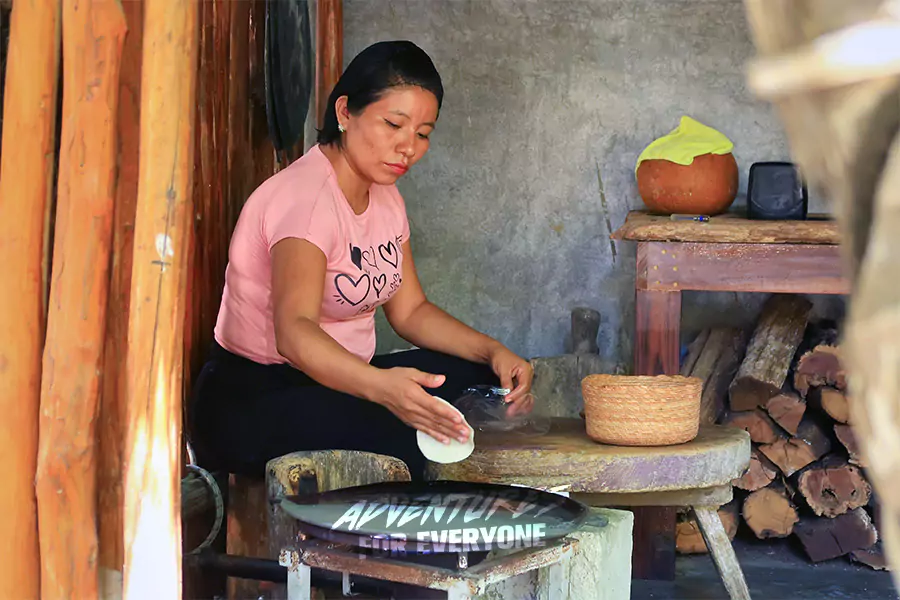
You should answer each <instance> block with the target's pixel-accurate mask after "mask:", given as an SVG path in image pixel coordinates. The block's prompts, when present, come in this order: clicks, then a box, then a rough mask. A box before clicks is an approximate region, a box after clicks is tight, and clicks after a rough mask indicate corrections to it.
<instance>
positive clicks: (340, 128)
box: [338, 123, 347, 133]
mask: <svg viewBox="0 0 900 600" xmlns="http://www.w3.org/2000/svg"><path fill="white" fill-rule="evenodd" d="M338 131H340V132H341V133H344V132H345V131H347V130H346V129H344V126H343V125H341V124H340V123H338Z"/></svg>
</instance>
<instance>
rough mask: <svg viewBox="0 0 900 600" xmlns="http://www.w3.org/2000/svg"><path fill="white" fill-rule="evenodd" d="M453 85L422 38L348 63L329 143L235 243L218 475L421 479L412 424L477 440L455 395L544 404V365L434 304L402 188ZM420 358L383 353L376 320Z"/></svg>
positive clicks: (213, 363) (271, 191)
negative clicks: (388, 460)
mask: <svg viewBox="0 0 900 600" xmlns="http://www.w3.org/2000/svg"><path fill="white" fill-rule="evenodd" d="M442 98H443V87H442V84H441V79H440V76H439V75H438V73H437V71H436V70H435V67H434V64H433V63H432V61H431V59H430V58H429V57H428V55H427V54H425V52H423V51H422V50H421V49H420V48H418V47H417V46H415V45H414V44H412V43H410V42H383V43H378V44H375V45H373V46H371V47H369V48H367V49H366V50H364V51H363V52H362V53H361V54H359V56H357V57H356V58H355V59H354V60H353V62H351V63H350V65H349V66H348V67H347V70H346V72H345V73H344V74H343V76H342V77H341V79H340V81H338V83H337V85H336V86H335V88H334V90H333V91H332V93H331V96H330V98H329V104H328V108H327V110H326V113H325V118H324V124H323V127H322V130H321V131H320V132H319V136H318V145H316V146H315V147H313V148H312V149H311V150H310V151H309V152H308V153H307V154H306V155H305V156H303V157H302V158H300V159H299V160H297V161H296V162H295V163H294V164H292V165H291V166H290V167H288V168H287V169H285V170H283V171H281V172H279V173H278V174H276V175H274V176H273V177H271V178H270V179H268V180H267V181H266V182H264V183H263V184H262V185H261V186H260V187H259V188H258V189H257V190H256V191H255V192H254V193H253V194H252V195H251V196H250V198H249V199H248V201H247V203H246V204H245V206H244V208H243V210H242V212H241V216H240V219H239V220H238V223H237V226H236V228H235V231H234V234H233V237H232V240H231V247H230V250H229V263H228V267H227V270H226V280H225V290H224V294H223V297H222V303H221V306H220V309H219V315H218V321H217V324H216V329H215V343H214V345H213V349H212V352H211V356H210V358H209V361H208V362H207V364H206V365H205V366H204V368H203V371H202V373H201V374H200V377H199V378H198V381H197V386H196V392H195V400H194V402H193V406H192V410H191V431H192V434H193V435H192V438H193V439H192V441H193V443H194V445H195V448H196V449H197V452H198V455H200V457H201V460H202V461H203V462H205V463H207V464H208V465H210V468H217V469H219V468H222V469H227V470H229V471H230V472H236V473H245V474H262V473H263V472H264V468H265V463H266V461H267V460H269V459H271V458H273V457H276V456H280V455H283V454H286V453H289V452H293V451H298V450H316V449H348V450H362V451H368V452H376V453H380V454H387V455H391V456H396V457H398V458H400V459H402V460H404V461H405V462H406V463H407V465H408V466H409V467H410V472H411V475H412V476H413V478H414V479H417V478H420V477H421V475H422V471H423V468H424V466H425V459H424V457H423V456H422V454H421V452H420V451H419V449H418V446H417V443H416V435H415V430H420V431H423V432H425V433H427V434H429V435H431V436H433V437H435V438H437V439H439V440H441V441H444V442H447V441H449V439H450V438H455V439H458V440H460V441H465V440H466V439H467V437H468V435H469V429H468V426H467V425H466V423H464V422H463V419H462V418H461V415H460V414H459V412H458V411H456V410H454V409H452V408H449V407H447V406H446V405H443V404H441V403H440V402H439V401H438V400H435V398H434V397H433V396H432V394H434V395H437V396H440V397H443V398H445V399H447V400H453V399H454V398H455V397H457V396H459V395H460V394H461V393H462V392H463V390H465V389H466V388H467V387H470V386H472V385H477V384H490V385H498V384H499V385H501V386H502V387H505V388H509V389H511V392H510V393H509V394H508V395H507V397H506V399H507V401H508V402H509V403H510V407H509V409H508V411H509V412H511V413H524V412H527V411H529V410H530V409H531V396H530V387H531V379H532V370H531V367H530V366H529V364H528V363H527V362H526V361H525V360H523V359H522V358H520V357H518V356H516V355H515V354H514V353H513V352H511V351H510V350H509V349H507V348H506V347H505V346H503V345H502V344H501V343H499V342H497V341H496V340H493V339H491V338H490V337H488V336H486V335H483V334H481V333H478V332H476V331H474V330H473V329H471V328H469V327H468V326H466V325H464V324H462V323H460V322H459V321H457V320H456V319H454V318H453V317H451V316H449V315H448V314H447V313H445V312H443V311H442V310H441V309H439V308H438V307H436V306H435V305H434V304H432V303H431V302H429V301H428V299H427V298H426V296H425V294H424V292H423V291H422V288H421V286H420V284H419V280H418V278H417V276H416V269H415V265H414V263H413V256H412V251H411V249H410V234H409V224H408V222H407V218H406V210H405V205H404V202H403V199H402V198H401V196H400V194H399V192H398V191H397V188H396V186H395V185H394V184H395V183H396V181H397V180H398V179H400V178H401V177H402V176H403V175H404V174H405V173H406V172H407V171H408V170H409V169H410V168H411V167H412V166H413V165H415V164H416V163H417V162H418V161H419V160H421V159H422V157H423V156H424V155H425V153H426V152H427V151H428V147H429V143H430V140H429V136H430V135H431V133H432V131H434V128H435V122H436V121H437V118H438V112H439V110H440V106H441V101H442ZM378 306H383V308H384V312H385V315H386V316H387V319H388V321H389V322H390V324H391V326H392V327H393V328H394V330H395V331H396V332H397V333H398V334H399V335H400V336H402V337H403V338H404V339H406V340H408V341H409V342H411V343H412V344H414V345H415V346H417V347H418V348H419V349H417V350H412V351H406V352H400V353H394V354H389V355H386V356H374V357H373V355H374V352H375V322H374V313H375V309H376V307H378Z"/></svg>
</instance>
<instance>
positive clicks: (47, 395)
mask: <svg viewBox="0 0 900 600" xmlns="http://www.w3.org/2000/svg"><path fill="white" fill-rule="evenodd" d="M62 20H63V38H62V45H63V60H64V61H65V66H66V68H65V70H64V71H63V106H62V117H63V119H62V133H61V144H60V157H59V185H58V199H57V208H56V234H55V243H54V248H53V272H52V278H51V283H50V304H49V307H48V312H47V339H46V344H45V347H44V364H43V377H42V386H41V415H40V445H39V449H38V467H37V476H36V478H35V486H36V489H37V504H38V522H39V525H40V526H39V531H40V549H41V595H42V597H44V598H96V597H97V595H98V592H99V585H98V576H97V515H96V500H97V495H96V489H97V487H96V486H97V479H96V478H97V468H96V438H95V418H96V414H97V409H98V402H99V393H100V377H99V373H100V364H101V360H102V357H103V338H104V331H105V327H106V306H107V299H108V296H107V290H108V287H109V276H108V273H109V256H110V255H109V253H110V245H111V242H112V216H113V199H114V197H115V172H116V110H117V105H118V97H119V63H120V59H121V54H122V42H123V40H124V38H125V31H126V26H125V17H124V14H123V13H122V7H121V6H120V5H119V3H118V2H117V1H115V0H91V1H88V2H77V3H76V2H64V3H63V10H62Z"/></svg>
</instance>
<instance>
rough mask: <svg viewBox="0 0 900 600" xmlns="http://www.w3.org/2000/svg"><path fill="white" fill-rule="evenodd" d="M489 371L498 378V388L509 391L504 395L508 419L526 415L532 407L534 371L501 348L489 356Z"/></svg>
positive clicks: (513, 354) (509, 351) (521, 360)
mask: <svg viewBox="0 0 900 600" xmlns="http://www.w3.org/2000/svg"><path fill="white" fill-rule="evenodd" d="M490 364H491V369H493V371H494V373H495V374H496V375H497V377H499V378H500V386H501V387H504V388H506V389H508V390H510V392H509V394H507V395H506V402H507V403H508V404H509V407H508V408H507V414H508V415H509V416H510V417H514V416H517V415H527V414H528V413H530V412H531V409H532V408H533V407H534V396H532V395H531V381H532V379H533V378H534V369H532V368H531V363H529V362H528V361H527V360H525V359H524V358H521V357H520V356H517V355H516V354H515V353H513V352H512V351H511V350H510V349H509V348H506V347H503V346H501V347H500V348H498V349H497V350H495V351H494V353H493V354H492V355H491V361H490Z"/></svg>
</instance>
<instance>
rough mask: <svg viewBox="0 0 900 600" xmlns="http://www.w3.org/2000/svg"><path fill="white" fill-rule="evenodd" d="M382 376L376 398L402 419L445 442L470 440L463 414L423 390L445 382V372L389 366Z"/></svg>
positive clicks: (375, 394)
mask: <svg viewBox="0 0 900 600" xmlns="http://www.w3.org/2000/svg"><path fill="white" fill-rule="evenodd" d="M379 375H380V376H379V379H378V383H377V384H376V391H375V393H374V394H373V398H372V399H373V400H374V401H375V402H377V403H378V404H381V405H382V406H384V407H385V408H387V409H388V410H390V411H391V412H392V413H394V414H395V415H396V416H397V418H399V419H400V420H401V421H403V422H404V423H406V424H407V425H409V426H410V427H413V428H415V429H417V430H419V431H422V432H424V433H427V434H428V435H430V436H431V437H433V438H434V439H436V440H438V441H439V442H442V443H448V442H449V440H450V438H454V439H457V440H459V441H460V442H465V441H466V440H468V439H469V428H468V426H467V425H466V423H465V421H464V419H463V417H462V414H460V412H459V411H458V410H456V409H455V408H453V407H451V406H448V405H447V404H444V403H443V402H441V401H440V400H437V399H436V398H435V397H434V396H432V395H431V394H429V393H428V392H426V391H425V390H424V389H423V388H437V387H440V386H441V385H443V383H444V376H443V375H433V374H431V373H425V372H423V371H419V370H418V369H411V368H406V367H394V368H392V369H385V370H383V371H381V372H380V373H379Z"/></svg>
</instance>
